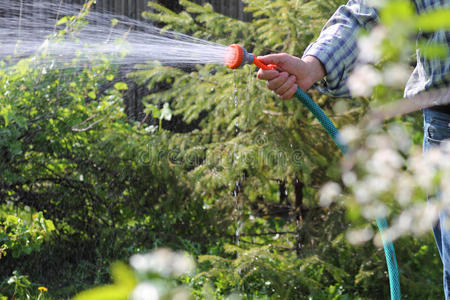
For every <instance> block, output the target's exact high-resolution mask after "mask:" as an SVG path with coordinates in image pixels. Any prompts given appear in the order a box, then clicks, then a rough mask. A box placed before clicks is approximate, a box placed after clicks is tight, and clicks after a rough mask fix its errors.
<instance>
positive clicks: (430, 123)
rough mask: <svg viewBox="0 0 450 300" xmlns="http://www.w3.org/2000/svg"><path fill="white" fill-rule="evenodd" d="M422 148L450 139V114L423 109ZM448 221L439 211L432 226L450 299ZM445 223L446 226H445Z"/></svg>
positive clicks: (446, 291) (446, 293)
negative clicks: (436, 220)
mask: <svg viewBox="0 0 450 300" xmlns="http://www.w3.org/2000/svg"><path fill="white" fill-rule="evenodd" d="M423 116H424V137H423V150H424V151H427V150H429V149H430V148H431V147H435V146H439V144H440V143H441V141H442V140H446V139H450V115H448V114H445V113H441V112H437V111H433V110H430V109H425V110H424V111H423ZM449 221H450V218H449V214H448V213H447V212H443V213H441V215H440V217H439V220H438V222H437V224H436V225H435V226H434V227H433V233H434V238H435V239H436V244H437V247H438V250H439V254H440V256H441V260H442V264H443V267H444V268H443V271H444V272H443V273H444V293H445V299H446V300H450V228H448V224H450V223H449ZM445 224H447V226H445Z"/></svg>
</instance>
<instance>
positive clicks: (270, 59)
mask: <svg viewBox="0 0 450 300" xmlns="http://www.w3.org/2000/svg"><path fill="white" fill-rule="evenodd" d="M377 22H378V14H377V11H376V9H375V8H373V7H371V6H369V5H368V4H367V1H366V0H350V1H348V3H347V4H346V5H343V6H341V7H339V8H338V10H337V11H336V12H335V13H334V14H333V16H332V17H331V18H330V20H328V22H327V23H326V24H325V26H324V28H323V29H322V32H321V33H320V36H319V38H318V39H317V41H315V42H314V43H312V44H311V45H309V46H308V47H307V48H306V50H305V53H304V54H303V57H302V58H301V59H298V58H296V57H293V56H291V55H288V54H274V55H266V56H263V57H261V60H262V62H263V63H266V64H277V65H278V66H279V67H280V69H281V70H282V72H281V73H276V74H275V73H274V72H273V71H261V70H260V72H259V73H258V78H260V79H265V80H268V87H269V88H270V89H272V90H274V91H276V92H277V93H278V94H279V95H280V96H281V97H282V98H283V99H289V98H291V97H292V96H293V95H294V93H295V91H294V92H292V91H293V90H294V84H295V85H297V86H298V87H300V88H302V89H303V90H306V89H308V88H309V87H311V86H312V85H313V84H314V83H315V82H317V81H318V80H320V79H322V77H323V76H322V77H320V76H318V75H320V74H321V75H326V77H325V78H324V79H323V80H322V81H321V82H320V84H318V86H317V87H318V89H319V90H320V91H321V92H323V93H326V94H329V95H332V96H348V95H349V90H348V88H347V85H346V81H347V79H348V77H349V75H350V74H351V72H352V70H353V67H354V64H355V62H356V59H357V57H358V46H357V34H358V31H359V29H361V28H366V29H371V28H372V27H373V26H374V25H375V24H376V23H377ZM280 55H283V57H279V56H280ZM277 56H278V57H277ZM283 73H287V74H283ZM289 75H293V76H295V80H294V79H292V77H290V76H289ZM280 77H281V78H280ZM280 88H281V89H280ZM280 92H284V93H283V94H281V93H280Z"/></svg>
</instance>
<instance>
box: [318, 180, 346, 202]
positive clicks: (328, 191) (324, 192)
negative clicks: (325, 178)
mask: <svg viewBox="0 0 450 300" xmlns="http://www.w3.org/2000/svg"><path fill="white" fill-rule="evenodd" d="M340 193H341V187H340V186H339V184H337V183H336V182H331V181H330V182H327V183H325V184H324V185H323V186H322V188H321V189H320V193H319V201H320V205H321V206H323V207H327V206H329V205H330V204H331V203H333V201H334V199H335V198H336V197H337V196H338V195H339V194H340Z"/></svg>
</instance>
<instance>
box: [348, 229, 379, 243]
mask: <svg viewBox="0 0 450 300" xmlns="http://www.w3.org/2000/svg"><path fill="white" fill-rule="evenodd" d="M346 235H347V240H348V241H349V242H350V243H351V244H354V245H359V244H362V243H365V242H367V241H369V240H370V239H371V238H372V237H373V230H372V228H370V227H365V228H362V229H352V230H349V231H348V232H347V234H346Z"/></svg>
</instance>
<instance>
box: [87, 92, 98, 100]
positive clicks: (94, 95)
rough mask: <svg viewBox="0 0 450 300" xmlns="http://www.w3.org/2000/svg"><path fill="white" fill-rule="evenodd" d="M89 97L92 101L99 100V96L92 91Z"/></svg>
mask: <svg viewBox="0 0 450 300" xmlns="http://www.w3.org/2000/svg"><path fill="white" fill-rule="evenodd" d="M88 96H89V98H91V99H95V98H97V95H96V94H95V92H94V91H90V92H89V93H88Z"/></svg>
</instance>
